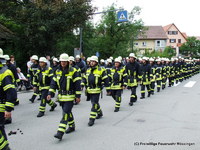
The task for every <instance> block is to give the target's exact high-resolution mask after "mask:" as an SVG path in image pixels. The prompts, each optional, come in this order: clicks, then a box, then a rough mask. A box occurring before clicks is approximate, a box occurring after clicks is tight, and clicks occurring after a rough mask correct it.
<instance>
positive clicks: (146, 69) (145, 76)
mask: <svg viewBox="0 0 200 150" xmlns="http://www.w3.org/2000/svg"><path fill="white" fill-rule="evenodd" d="M141 73H142V78H141V97H140V99H144V98H145V86H146V88H147V91H148V97H150V96H151V87H150V83H151V79H152V78H153V75H152V72H151V66H150V65H149V64H148V58H147V57H143V58H142V64H141Z"/></svg>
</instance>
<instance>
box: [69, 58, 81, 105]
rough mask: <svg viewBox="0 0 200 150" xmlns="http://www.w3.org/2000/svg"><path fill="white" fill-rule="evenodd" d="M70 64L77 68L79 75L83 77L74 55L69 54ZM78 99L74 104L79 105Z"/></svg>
mask: <svg viewBox="0 0 200 150" xmlns="http://www.w3.org/2000/svg"><path fill="white" fill-rule="evenodd" d="M69 65H70V66H71V67H74V68H76V69H77V72H78V74H79V76H80V77H81V69H80V68H79V67H78V66H77V65H76V62H75V59H74V57H73V56H69ZM77 104H78V103H77V102H76V99H74V105H77Z"/></svg>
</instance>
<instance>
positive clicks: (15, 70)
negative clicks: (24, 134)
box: [4, 55, 20, 124]
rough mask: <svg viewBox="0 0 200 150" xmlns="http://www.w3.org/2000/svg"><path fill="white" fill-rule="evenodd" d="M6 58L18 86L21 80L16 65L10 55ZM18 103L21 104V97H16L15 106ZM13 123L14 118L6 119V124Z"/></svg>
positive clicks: (14, 81) (5, 56)
mask: <svg viewBox="0 0 200 150" xmlns="http://www.w3.org/2000/svg"><path fill="white" fill-rule="evenodd" d="M4 58H5V60H6V66H7V68H8V69H9V70H10V71H11V72H12V74H13V76H12V77H13V83H14V84H15V86H16V87H18V83H19V82H20V80H19V77H18V75H17V69H16V67H15V65H13V64H12V63H11V62H10V57H9V56H8V55H4ZM16 105H19V99H18V98H16V101H15V106H16ZM10 123H12V118H6V119H5V124H10Z"/></svg>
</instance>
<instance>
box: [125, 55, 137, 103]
mask: <svg viewBox="0 0 200 150" xmlns="http://www.w3.org/2000/svg"><path fill="white" fill-rule="evenodd" d="M125 70H126V73H127V80H128V82H127V88H128V89H131V97H130V102H129V105H130V106H133V103H134V102H136V101H137V95H136V88H137V86H138V82H140V81H141V69H140V65H139V63H138V62H136V56H135V54H134V53H130V54H129V62H128V63H127V65H126V66H125Z"/></svg>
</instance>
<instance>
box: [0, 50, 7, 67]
mask: <svg viewBox="0 0 200 150" xmlns="http://www.w3.org/2000/svg"><path fill="white" fill-rule="evenodd" d="M0 62H1V63H2V64H3V65H5V64H6V60H5V58H4V55H3V50H2V49H1V48H0Z"/></svg>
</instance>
